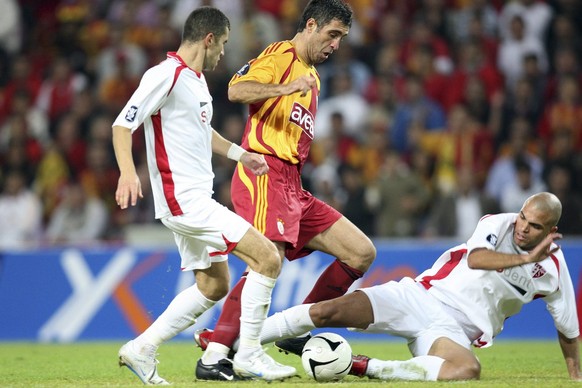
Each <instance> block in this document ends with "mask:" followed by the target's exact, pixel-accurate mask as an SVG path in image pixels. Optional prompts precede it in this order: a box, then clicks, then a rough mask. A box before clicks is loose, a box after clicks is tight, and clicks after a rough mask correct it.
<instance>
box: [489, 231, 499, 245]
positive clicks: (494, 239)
mask: <svg viewBox="0 0 582 388" xmlns="http://www.w3.org/2000/svg"><path fill="white" fill-rule="evenodd" d="M487 241H489V244H491V245H493V246H495V245H497V236H496V235H494V234H493V233H491V234H490V235H489V236H487Z"/></svg>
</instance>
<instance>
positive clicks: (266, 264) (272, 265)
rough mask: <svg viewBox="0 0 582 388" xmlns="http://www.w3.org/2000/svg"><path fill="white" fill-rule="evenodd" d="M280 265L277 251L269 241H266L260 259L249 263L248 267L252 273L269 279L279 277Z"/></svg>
mask: <svg viewBox="0 0 582 388" xmlns="http://www.w3.org/2000/svg"><path fill="white" fill-rule="evenodd" d="M281 265H282V263H281V258H280V257H279V251H278V250H277V247H276V246H275V244H273V243H272V242H271V241H268V243H267V244H265V249H263V252H262V254H261V255H260V257H257V258H256V260H255V261H254V262H253V263H249V266H250V267H251V269H252V270H253V271H255V272H258V273H260V274H262V275H265V276H269V277H271V278H276V277H278V276H279V273H280V272H281Z"/></svg>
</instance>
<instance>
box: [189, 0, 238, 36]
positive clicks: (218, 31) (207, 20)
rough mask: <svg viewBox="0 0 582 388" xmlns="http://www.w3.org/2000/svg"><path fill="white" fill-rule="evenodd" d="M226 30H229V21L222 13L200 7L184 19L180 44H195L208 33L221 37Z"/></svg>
mask: <svg viewBox="0 0 582 388" xmlns="http://www.w3.org/2000/svg"><path fill="white" fill-rule="evenodd" d="M227 28H228V29H229V30H230V21H229V20H228V18H227V17H226V15H225V14H224V13H222V11H220V10H219V9H217V8H214V7H200V8H197V9H195V10H194V11H192V12H191V13H190V15H189V16H188V19H186V22H185V23H184V30H183V31H182V42H187V41H188V42H197V41H199V40H202V39H204V37H205V36H206V35H208V34H209V33H213V34H214V35H216V36H222V35H224V32H225V30H226V29H227Z"/></svg>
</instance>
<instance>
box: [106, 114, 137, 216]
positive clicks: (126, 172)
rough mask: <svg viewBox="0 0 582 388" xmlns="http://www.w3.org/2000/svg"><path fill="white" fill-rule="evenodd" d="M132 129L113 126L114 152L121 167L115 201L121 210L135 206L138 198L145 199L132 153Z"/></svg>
mask: <svg viewBox="0 0 582 388" xmlns="http://www.w3.org/2000/svg"><path fill="white" fill-rule="evenodd" d="M131 145H132V141H131V129H130V128H127V127H123V126H121V125H114V126H113V150H114V151H115V158H116V159H117V165H118V166H119V173H120V175H119V181H118V182H117V190H116V191H115V201H116V202H117V204H118V205H119V207H120V208H122V209H126V208H127V206H128V204H131V206H135V205H136V203H137V198H138V196H139V198H143V193H142V191H141V182H140V180H139V177H138V175H137V172H136V169H135V164H134V162H133V156H132V153H131Z"/></svg>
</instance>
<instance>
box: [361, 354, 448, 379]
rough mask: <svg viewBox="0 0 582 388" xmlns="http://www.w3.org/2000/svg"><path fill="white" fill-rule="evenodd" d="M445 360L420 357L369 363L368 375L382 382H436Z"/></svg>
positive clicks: (373, 360) (375, 360)
mask: <svg viewBox="0 0 582 388" xmlns="http://www.w3.org/2000/svg"><path fill="white" fill-rule="evenodd" d="M443 362H445V360H444V359H443V358H440V357H436V356H419V357H414V358H411V359H410V360H406V361H382V360H378V359H375V358H372V359H370V361H369V362H368V370H367V371H366V375H367V376H369V377H373V378H377V379H382V380H417V381H436V380H437V378H438V376H439V372H440V370H441V367H442V365H443Z"/></svg>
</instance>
